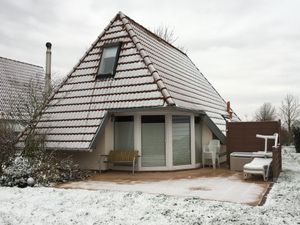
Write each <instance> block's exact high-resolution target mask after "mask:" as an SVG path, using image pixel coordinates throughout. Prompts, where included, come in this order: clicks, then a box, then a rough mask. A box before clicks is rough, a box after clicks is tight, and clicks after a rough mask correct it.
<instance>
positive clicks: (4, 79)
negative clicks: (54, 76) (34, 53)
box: [0, 57, 44, 120]
mask: <svg viewBox="0 0 300 225" xmlns="http://www.w3.org/2000/svg"><path fill="white" fill-rule="evenodd" d="M43 87H44V71H43V67H40V66H36V65H33V64H29V63H25V62H20V61H16V60H13V59H8V58H4V57H0V119H1V118H2V119H3V118H4V119H11V120H15V119H29V118H28V115H29V114H28V112H29V111H28V110H29V109H28V106H30V105H31V103H30V101H32V95H33V94H35V95H36V96H34V97H37V99H41V98H42V91H43Z"/></svg>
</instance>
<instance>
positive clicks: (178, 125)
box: [172, 116, 191, 166]
mask: <svg viewBox="0 0 300 225" xmlns="http://www.w3.org/2000/svg"><path fill="white" fill-rule="evenodd" d="M172 121H173V124H172V125H173V126H172V136H173V165H174V166H178V165H189V164H191V134H190V117H189V116H173V117H172Z"/></svg>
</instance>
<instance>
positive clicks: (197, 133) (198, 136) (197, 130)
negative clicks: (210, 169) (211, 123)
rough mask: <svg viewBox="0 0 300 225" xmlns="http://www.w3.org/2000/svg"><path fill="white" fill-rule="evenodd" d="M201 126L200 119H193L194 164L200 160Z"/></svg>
mask: <svg viewBox="0 0 300 225" xmlns="http://www.w3.org/2000/svg"><path fill="white" fill-rule="evenodd" d="M201 145H202V126H201V120H200V117H195V151H196V152H195V155H196V163H199V162H201V160H202V154H201V153H202V151H201V150H202V146H201Z"/></svg>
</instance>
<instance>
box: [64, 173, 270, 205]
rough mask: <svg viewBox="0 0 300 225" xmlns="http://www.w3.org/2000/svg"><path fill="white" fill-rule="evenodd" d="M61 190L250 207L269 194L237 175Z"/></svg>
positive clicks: (99, 184)
mask: <svg viewBox="0 0 300 225" xmlns="http://www.w3.org/2000/svg"><path fill="white" fill-rule="evenodd" d="M60 187H63V188H79V189H89V190H111V191H141V192H146V193H152V194H165V195H176V196H185V197H199V198H202V199H209V200H219V201H228V202H235V203H250V204H251V203H256V202H259V199H260V198H261V196H262V195H263V194H264V192H265V191H266V185H265V184H258V183H253V182H252V183H247V182H244V181H242V180H241V178H240V177H238V175H233V176H230V177H199V178H192V179H176V180H163V181H152V182H137V183H136V182H130V183H116V182H105V181H94V180H87V181H80V182H70V183H66V184H63V185H61V186H60Z"/></svg>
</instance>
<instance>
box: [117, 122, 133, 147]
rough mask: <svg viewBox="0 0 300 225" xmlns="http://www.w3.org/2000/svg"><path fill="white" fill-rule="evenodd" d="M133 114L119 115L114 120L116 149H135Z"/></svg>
mask: <svg viewBox="0 0 300 225" xmlns="http://www.w3.org/2000/svg"><path fill="white" fill-rule="evenodd" d="M133 140H134V125H133V116H117V117H115V122H114V149H115V150H134V142H133Z"/></svg>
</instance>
